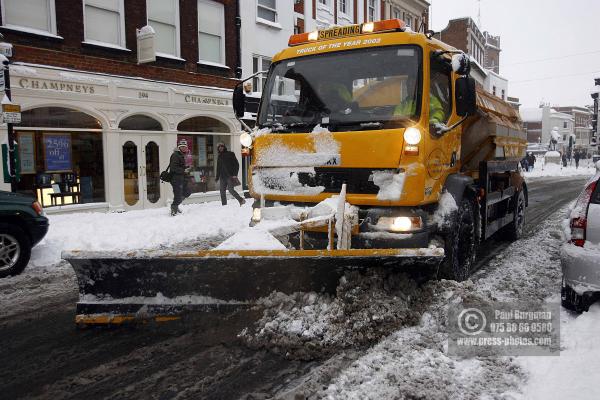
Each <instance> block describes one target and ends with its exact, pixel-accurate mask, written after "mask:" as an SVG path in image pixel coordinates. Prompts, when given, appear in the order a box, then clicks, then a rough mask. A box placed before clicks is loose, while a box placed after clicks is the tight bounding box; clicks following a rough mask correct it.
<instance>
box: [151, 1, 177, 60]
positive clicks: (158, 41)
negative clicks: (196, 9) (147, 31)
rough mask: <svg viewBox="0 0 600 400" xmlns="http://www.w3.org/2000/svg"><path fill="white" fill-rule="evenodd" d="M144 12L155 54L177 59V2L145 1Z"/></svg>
mask: <svg viewBox="0 0 600 400" xmlns="http://www.w3.org/2000/svg"><path fill="white" fill-rule="evenodd" d="M146 10H147V14H148V25H150V26H151V27H152V28H154V31H155V32H156V37H155V46H156V54H158V55H159V56H160V55H163V56H164V55H166V56H174V57H179V0H146Z"/></svg>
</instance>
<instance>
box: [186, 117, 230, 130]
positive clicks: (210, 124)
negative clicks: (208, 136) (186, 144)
mask: <svg viewBox="0 0 600 400" xmlns="http://www.w3.org/2000/svg"><path fill="white" fill-rule="evenodd" d="M177 130H178V131H183V132H219V133H226V132H229V127H228V126H227V125H225V124H224V123H223V122H221V121H219V120H217V119H214V118H210V117H194V118H189V119H186V120H185V121H182V122H180V123H179V125H177Z"/></svg>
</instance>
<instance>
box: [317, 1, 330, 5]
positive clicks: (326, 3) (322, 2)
mask: <svg viewBox="0 0 600 400" xmlns="http://www.w3.org/2000/svg"><path fill="white" fill-rule="evenodd" d="M328 2H329V0H319V3H321V4H323V5H324V6H327V5H329V3H328Z"/></svg>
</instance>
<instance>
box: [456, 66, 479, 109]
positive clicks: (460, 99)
mask: <svg viewBox="0 0 600 400" xmlns="http://www.w3.org/2000/svg"><path fill="white" fill-rule="evenodd" d="M454 92H455V101H456V114H458V115H459V116H460V117H466V116H468V115H475V113H476V112H477V92H476V90H475V79H473V78H471V77H470V76H464V77H461V78H458V79H457V80H456V85H455V90H454Z"/></svg>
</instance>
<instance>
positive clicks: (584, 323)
mask: <svg viewBox="0 0 600 400" xmlns="http://www.w3.org/2000/svg"><path fill="white" fill-rule="evenodd" d="M584 181H585V179H578V178H543V179H539V180H536V181H535V182H532V183H531V186H530V192H531V198H530V208H529V209H528V214H527V215H528V224H529V225H528V235H529V236H528V237H527V238H526V239H525V240H523V241H521V242H518V243H514V244H512V245H510V246H508V245H506V244H503V243H501V242H492V243H491V244H489V245H488V246H486V247H484V249H483V253H487V254H482V260H483V261H482V262H480V263H479V266H480V270H479V271H478V272H477V273H476V274H475V276H474V277H473V282H472V283H470V282H465V283H460V284H459V283H455V282H431V283H429V284H427V285H426V286H425V287H423V288H420V289H419V290H421V295H423V297H420V298H419V300H420V302H421V303H422V307H419V310H418V315H416V318H415V316H414V315H411V316H407V315H406V313H402V312H396V311H397V309H396V308H394V307H396V306H397V305H394V304H386V303H379V302H377V304H379V305H382V306H385V307H388V308H386V310H388V311H389V312H388V313H387V314H385V315H388V317H389V318H392V319H391V320H390V321H391V323H390V325H389V326H390V329H389V331H380V332H379V333H380V335H381V336H380V338H379V339H377V338H375V339H374V338H369V341H367V342H368V343H367V344H365V343H364V342H360V345H358V346H352V341H353V340H357V339H360V338H358V336H356V337H353V336H352V334H354V333H356V332H358V333H360V332H359V330H355V331H354V332H352V334H351V330H349V329H347V327H346V326H345V325H344V324H343V323H341V324H339V325H338V327H337V328H336V325H335V323H334V324H331V323H329V324H326V326H325V327H324V329H330V333H332V334H336V333H337V334H340V333H341V334H342V335H341V336H335V335H329V336H328V337H329V338H338V339H339V340H338V339H335V340H338V342H337V344H335V346H333V347H331V346H329V347H328V345H327V344H325V347H323V348H326V349H332V350H331V351H329V352H323V357H320V358H319V357H317V358H316V359H310V357H308V358H309V360H306V359H305V360H299V359H294V357H291V359H290V357H288V358H286V357H284V356H282V355H281V354H283V355H285V345H286V344H285V342H284V341H281V340H280V341H279V342H278V345H279V346H281V348H280V349H273V348H269V341H268V340H271V339H273V338H277V339H282V338H285V336H282V335H281V334H284V333H286V332H288V331H289V330H290V329H291V330H298V329H300V328H299V327H301V326H302V323H303V321H304V319H306V315H307V314H302V312H299V311H293V307H292V308H288V309H286V310H287V311H286V313H287V315H288V316H293V317H294V319H295V320H298V321H299V322H296V323H295V325H289V326H287V327H285V326H284V327H283V329H275V330H273V331H272V332H273V334H272V335H271V336H269V338H268V340H267V341H266V342H264V343H263V344H264V346H262V347H261V346H255V348H254V349H251V348H248V347H246V346H245V345H244V344H243V343H242V342H240V341H239V340H238V339H237V335H238V333H239V332H241V331H242V329H243V328H246V327H253V326H255V325H254V324H255V322H256V321H260V318H261V317H262V311H260V310H259V311H257V312H254V313H252V312H251V313H240V314H238V315H233V316H232V315H229V316H226V317H224V316H219V315H208V316H206V317H205V318H204V319H203V320H202V321H200V323H199V324H197V325H194V326H178V325H173V326H171V327H169V328H159V327H153V326H149V327H144V328H140V329H137V328H125V329H117V330H87V331H82V332H78V331H76V330H75V329H74V327H73V311H74V303H75V301H76V296H77V293H76V286H75V284H74V281H73V276H72V273H71V272H70V269H69V268H68V266H67V265H65V264H63V263H60V262H59V263H58V264H55V263H54V262H55V261H56V259H50V258H49V259H48V260H49V261H47V262H43V261H40V260H41V258H40V255H38V256H36V257H37V258H36V260H38V261H37V262H36V263H35V264H34V265H30V266H29V267H28V269H27V270H26V272H25V274H23V275H21V276H19V277H14V278H10V279H7V280H3V281H0V299H1V301H2V304H3V306H4V307H3V309H2V313H3V314H0V342H2V343H3V346H1V347H0V359H2V360H4V361H3V366H4V368H2V369H0V393H2V395H1V396H0V397H2V396H7V397H6V398H11V399H12V398H40V399H45V398H61V399H62V398H72V399H80V398H89V399H95V398H111V399H112V398H114V399H116V398H133V399H147V398H156V399H158V398H161V399H163V398H164V399H188V398H189V399H198V398H211V399H214V398H227V399H229V398H231V399H237V398H243V399H251V398H253V399H262V398H273V397H275V398H290V399H295V398H332V399H337V398H348V399H355V398H356V399H359V398H360V399H362V398H373V399H375V398H377V399H380V398H382V399H385V398H427V399H430V398H431V399H447V398H448V399H449V398H452V399H455V398H458V399H471V398H499V397H501V396H504V397H503V398H515V399H521V398H524V399H525V398H534V397H533V396H534V395H536V394H537V393H541V389H540V387H541V385H543V382H544V380H543V377H544V376H545V374H547V373H548V374H553V375H552V376H557V377H560V376H561V375H564V376H565V377H575V376H574V373H573V374H572V375H565V371H566V370H569V369H570V370H571V371H574V370H576V368H577V367H580V368H583V369H586V370H587V371H588V373H587V375H591V377H590V379H592V378H593V375H592V374H591V372H592V371H594V369H593V367H591V366H588V367H582V366H581V364H579V365H578V364H577V363H578V362H579V360H582V361H583V362H585V360H590V362H591V361H592V358H591V356H590V357H588V358H581V357H580V355H581V354H582V353H583V352H586V351H587V352H588V353H589V354H590V355H591V354H596V353H593V352H592V351H595V352H597V351H598V349H595V348H594V349H590V348H587V347H585V345H578V340H584V339H585V336H578V335H577V332H578V330H575V328H576V327H579V326H581V327H582V328H584V329H585V331H586V332H588V335H591V333H589V332H593V329H594V327H597V326H598V318H600V317H598V316H599V315H600V311H599V309H597V308H592V311H591V312H590V313H589V315H584V316H581V317H578V318H575V317H574V316H573V315H570V314H565V315H563V319H564V321H565V323H568V324H570V325H571V326H572V327H573V329H572V330H569V329H567V330H565V332H571V334H572V335H573V336H572V339H569V340H566V341H564V349H563V351H564V352H565V355H566V356H567V357H565V359H564V361H562V359H560V360H561V362H564V365H562V366H561V367H560V368H557V367H555V366H556V364H557V362H556V360H557V358H556V357H551V358H550V357H545V358H544V357H538V360H536V359H532V358H529V359H525V358H522V359H517V358H512V359H511V358H495V359H479V358H477V359H468V360H463V361H459V360H456V359H453V358H451V357H448V356H447V354H446V353H445V347H444V346H445V341H446V337H447V332H446V331H445V326H444V324H443V323H441V321H442V320H443V317H444V315H445V313H446V309H447V304H448V300H449V299H456V298H464V297H469V296H471V297H481V298H490V297H492V298H498V299H515V298H521V297H528V298H537V299H545V298H547V297H549V296H556V295H557V293H558V292H559V283H560V281H559V277H560V265H559V261H558V244H559V243H560V241H561V238H560V232H559V230H560V219H561V218H562V215H561V212H560V210H561V209H563V208H564V206H565V205H566V204H567V203H568V202H570V201H571V200H573V199H574V197H575V196H576V195H577V193H578V192H579V189H580V187H581V186H582V185H583V182H584ZM190 207H191V208H190V210H186V211H189V212H187V213H186V215H187V216H188V217H190V218H189V219H185V218H181V219H180V220H179V221H177V220H178V219H179V218H174V219H171V218H165V220H164V221H162V216H161V215H160V211H161V210H156V211H154V212H156V213H157V215H155V216H153V217H152V219H151V221H152V222H151V223H149V222H148V219H147V217H146V218H144V215H142V214H140V215H136V214H133V213H131V214H132V215H131V214H128V215H127V217H126V219H127V222H126V223H125V226H124V227H123V228H120V227H119V226H117V222H116V221H117V220H118V217H119V215H116V216H113V215H103V216H91V218H99V220H98V221H100V223H99V224H100V228H99V230H95V229H92V228H90V227H82V228H81V229H82V230H83V231H82V232H83V233H84V234H82V235H72V236H69V237H68V241H69V242H70V243H71V244H69V243H68V241H67V239H65V241H64V242H60V244H57V243H59V241H60V240H62V238H63V236H62V235H57V236H53V235H49V236H48V243H46V245H49V246H51V247H52V246H54V247H56V246H58V247H62V248H64V247H67V246H74V245H73V244H72V243H75V245H76V246H86V248H88V249H89V247H91V246H103V245H106V246H113V245H119V244H120V245H122V243H123V239H128V238H131V239H132V241H133V242H135V243H136V244H137V245H140V244H143V243H146V242H148V244H149V246H171V245H173V244H175V243H177V245H178V246H181V240H180V237H179V236H177V234H178V233H177V232H178V230H177V229H176V227H177V226H181V225H183V226H184V228H182V229H185V230H186V231H185V232H182V234H183V235H188V236H187V237H185V239H186V240H187V244H185V245H186V246H187V245H189V244H202V245H204V246H207V247H208V246H212V245H215V244H216V243H218V242H220V241H222V240H223V239H224V238H225V237H227V236H229V235H231V234H232V233H233V232H235V231H236V230H239V229H242V227H243V226H242V225H245V222H246V221H247V219H248V217H249V213H250V209H249V208H242V209H240V208H231V210H227V211H228V212H229V213H228V215H229V214H231V215H232V216H234V217H236V218H239V219H240V220H241V221H242V222H241V223H240V224H242V225H236V222H235V221H232V220H227V221H223V222H221V220H222V219H223V218H224V217H223V214H219V213H222V212H223V211H222V210H225V209H222V208H220V206H215V205H202V206H190ZM202 207H205V208H202ZM228 209H229V207H228ZM162 211H164V210H162ZM235 213H239V214H235ZM246 214H247V215H246ZM68 217H70V216H60V217H54V219H55V220H54V221H52V222H53V227H57V226H58V227H59V229H60V226H61V225H62V226H63V228H64V229H66V227H67V226H71V227H73V226H74V224H77V223H78V221H79V220H77V219H70V218H68ZM120 217H123V216H120ZM184 217H185V215H184ZM209 218H212V220H210V221H212V224H217V225H218V226H219V227H220V228H219V229H215V228H214V226H215V225H212V228H211V229H204V228H202V222H205V226H209V224H208V223H207V221H209ZM98 221H96V223H98ZM154 221H160V222H154ZM172 221H174V222H172ZM217 221H219V222H217ZM164 224H166V225H164ZM169 224H174V225H173V226H171V225H169ZM178 224H181V225H178ZM77 229H79V228H77ZM85 229H87V230H85ZM121 229H123V230H121ZM171 229H172V230H171ZM144 230H150V232H151V233H152V232H158V233H160V231H161V230H165V231H166V232H170V233H169V235H166V236H168V237H169V239H167V240H164V239H160V238H159V237H160V235H158V234H157V236H152V234H149V236H150V237H154V239H151V240H143V239H142V238H141V234H140V232H144ZM96 234H98V235H101V236H102V237H103V239H102V241H101V242H96V241H94V235H96ZM118 235H121V236H118ZM188 237H192V238H194V239H193V240H192V242H190V241H189V240H188V239H187V238H188ZM78 241H79V242H78ZM150 242H151V243H150ZM99 243H100V244H99ZM102 243H104V244H102ZM54 247H53V248H52V250H53V251H54V250H56V249H55V248H54ZM95 249H98V247H96V248H95ZM53 254H56V253H55V252H54V253H53ZM52 257H54V256H52ZM48 263H52V264H51V265H50V264H48ZM375 284H377V282H375ZM401 287H402V286H401ZM405 289H406V288H404V289H403V291H405ZM48 293H50V294H48ZM347 293H349V294H352V296H353V297H351V298H352V299H355V300H359V301H358V302H356V301H355V303H354V304H356V305H357V306H360V304H361V302H360V300H361V299H363V298H361V297H360V296H361V295H362V294H361V293H356V292H351V291H348V292H347ZM367 295H368V293H367ZM346 297H347V296H346ZM320 300H322V299H318V298H311V296H300V297H299V298H298V299H294V301H296V302H297V303H298V305H301V306H302V307H297V308H298V309H299V310H300V311H304V312H305V313H308V312H309V311H310V310H311V308H310V307H308V308H304V307H305V306H310V304H309V303H312V304H313V306H312V307H313V309H314V305H315V304H322V303H321V302H320ZM305 303H306V304H305ZM377 304H375V305H374V307H375V306H377ZM398 304H400V305H401V304H402V302H398ZM341 306H343V307H346V310H348V308H347V307H348V304H341ZM372 309H373V310H378V312H382V310H383V309H377V308H376V307H375V308H372ZM331 310H333V311H335V310H336V308H335V307H332V308H331ZM284 311H285V310H284ZM361 311H362V310H361V309H360V308H358V309H353V312H352V313H349V314H348V315H351V316H352V317H351V318H355V317H356V320H355V321H352V322H358V321H359V320H360V318H361V315H362V314H361ZM320 313H321V314H320V315H319V317H318V321H319V322H323V321H327V318H329V317H334V315H333V314H331V313H329V314H328V311H320ZM272 315H273V316H274V318H272V320H273V321H276V320H277V318H280V319H281V320H284V321H285V318H287V317H285V316H282V315H278V313H273V314H272ZM386 318H387V317H386ZM393 318H396V319H395V320H394V319H393ZM288 320H289V319H288ZM331 321H334V322H335V320H334V319H332V320H331ZM580 321H581V322H580ZM259 323H260V322H259ZM394 324H397V325H394ZM284 325H285V324H284ZM370 326H371V327H372V325H370ZM334 329H342V331H335V330H334ZM359 329H360V327H359ZM343 330H346V331H348V334H344V332H343ZM313 332H314V330H313ZM370 332H373V331H372V330H371V331H370ZM276 334H278V335H280V336H274V335H276ZM563 334H564V332H563ZM290 337H291V336H290ZM313 337H314V339H311V338H309V339H310V340H308V341H307V342H310V343H312V344H319V342H318V341H319V338H320V336H318V335H314V336H313ZM588 337H589V336H588ZM563 340H564V337H563ZM303 343H305V342H303ZM312 344H311V345H312ZM255 345H256V343H255ZM257 347H258V349H256V348H257ZM274 350H275V351H274ZM561 357H562V356H561ZM596 359H598V358H596ZM558 364H560V363H558ZM528 377H531V379H530V380H529V381H528ZM575 378H576V377H575ZM564 379H566V378H564ZM555 382H556V385H557V386H558V385H559V384H560V382H561V381H560V380H558V378H557V379H556V380H555ZM581 384H582V385H585V382H581ZM587 393H589V392H585V391H581V392H580V394H581V397H577V396H571V398H575V399H579V398H581V399H587V398H590V399H591V398H592V397H584V396H585V394H587ZM539 398H542V397H539ZM546 398H547V397H546Z"/></svg>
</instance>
